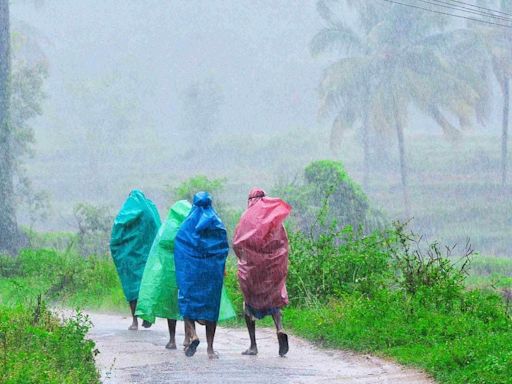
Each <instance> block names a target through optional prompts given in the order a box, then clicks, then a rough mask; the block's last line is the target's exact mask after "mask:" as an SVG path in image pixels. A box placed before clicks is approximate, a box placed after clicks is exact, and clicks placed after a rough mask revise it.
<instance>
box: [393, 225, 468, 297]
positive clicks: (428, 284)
mask: <svg viewBox="0 0 512 384" xmlns="http://www.w3.org/2000/svg"><path fill="white" fill-rule="evenodd" d="M394 226H395V231H394V235H395V236H396V240H395V241H394V242H393V244H391V245H390V247H389V250H390V255H391V257H392V259H393V266H394V269H395V281H396V282H397V283H398V285H399V287H400V288H401V289H403V290H404V291H405V292H406V293H407V294H409V295H417V294H419V293H421V292H424V291H425V290H428V291H430V292H431V293H432V294H431V295H428V301H430V302H431V303H437V304H438V303H443V304H444V305H447V304H449V303H452V302H453V300H454V299H457V298H460V296H461V293H462V292H463V291H464V289H465V284H464V281H465V279H466V277H467V276H468V274H469V266H470V261H471V258H472V256H473V254H474V250H473V249H472V248H471V244H470V243H469V241H468V242H467V243H466V245H465V247H464V249H463V252H462V256H461V257H460V258H458V259H457V260H454V255H453V253H454V251H455V249H456V246H452V247H448V246H446V247H444V252H443V249H442V248H441V246H440V244H439V243H438V242H433V243H430V244H428V243H427V244H425V241H424V239H423V238H422V237H421V236H416V235H415V234H414V233H408V232H406V225H405V224H401V223H395V225H394Z"/></svg>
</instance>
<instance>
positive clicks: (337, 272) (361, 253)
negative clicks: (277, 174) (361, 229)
mask: <svg viewBox="0 0 512 384" xmlns="http://www.w3.org/2000/svg"><path fill="white" fill-rule="evenodd" d="M289 237H290V270H289V274H288V281H287V287H288V291H289V293H290V298H291V301H292V304H294V305H306V304H315V303H325V302H327V301H329V300H330V299H332V298H334V297H341V296H343V295H345V294H351V293H354V292H359V293H362V294H364V295H368V296H370V295H372V294H373V293H374V292H376V291H378V290H380V289H382V288H383V287H385V286H386V283H387V282H388V281H389V280H390V279H391V277H392V274H391V270H390V261H391V260H390V257H389V252H388V251H389V250H388V247H387V242H388V241H389V239H388V237H389V235H388V234H387V233H385V232H383V233H378V232H376V233H374V234H371V235H368V236H363V235H362V234H361V233H358V232H354V231H353V230H352V228H351V227H347V228H345V229H344V230H343V231H336V230H335V229H334V228H332V229H331V231H329V232H327V233H322V234H320V235H319V236H318V237H317V238H314V237H312V236H309V235H305V234H304V233H302V232H291V233H290V236H289Z"/></svg>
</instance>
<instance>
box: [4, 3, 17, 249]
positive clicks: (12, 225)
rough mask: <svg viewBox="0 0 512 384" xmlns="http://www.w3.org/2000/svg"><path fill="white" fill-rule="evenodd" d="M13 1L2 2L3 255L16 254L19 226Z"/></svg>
mask: <svg viewBox="0 0 512 384" xmlns="http://www.w3.org/2000/svg"><path fill="white" fill-rule="evenodd" d="M9 78H10V31H9V0H0V251H7V252H11V253H12V252H14V251H15V249H16V244H17V223H16V212H15V205H14V186H13V173H14V172H13V169H14V164H13V154H12V142H13V134H12V130H11V124H10V118H9V104H10V92H9V88H10V86H9Z"/></svg>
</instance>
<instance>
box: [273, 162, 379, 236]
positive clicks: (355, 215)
mask: <svg viewBox="0 0 512 384" xmlns="http://www.w3.org/2000/svg"><path fill="white" fill-rule="evenodd" d="M274 193H275V194H276V195H278V196H281V197H282V198H284V199H285V200H286V201H288V202H289V203H290V204H291V205H292V206H293V212H292V221H293V222H294V223H295V225H296V227H297V229H300V230H301V231H303V232H305V233H314V234H315V235H319V234H321V233H323V232H325V230H326V229H328V228H329V227H331V226H332V225H334V226H335V227H336V228H337V229H338V230H341V229H342V228H345V227H346V226H352V227H353V228H359V227H361V229H362V230H363V231H364V232H367V233H369V232H371V231H373V230H375V229H378V228H382V227H383V226H384V224H385V219H384V216H383V215H382V214H381V213H380V212H378V211H376V210H375V209H373V208H372V207H371V206H370V202H369V201H368V198H367V196H366V194H365V193H364V192H363V190H362V188H361V187H360V186H359V185H358V184H357V183H355V182H354V181H353V180H352V179H351V178H350V176H349V175H348V173H347V172H346V171H345V168H344V167H343V164H342V163H341V162H339V161H333V160H319V161H314V162H312V163H310V164H309V165H308V166H307V167H306V168H305V169H304V181H303V182H302V183H300V184H293V183H292V184H287V185H283V186H280V187H279V188H276V190H275V191H274Z"/></svg>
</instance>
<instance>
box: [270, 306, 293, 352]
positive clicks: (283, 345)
mask: <svg viewBox="0 0 512 384" xmlns="http://www.w3.org/2000/svg"><path fill="white" fill-rule="evenodd" d="M272 319H274V324H275V325H276V331H277V341H278V342H279V356H281V357H283V356H284V355H286V354H287V353H288V350H289V349H290V347H289V345H288V335H287V334H286V333H285V332H284V329H283V320H282V316H281V310H278V311H277V312H275V313H274V314H272Z"/></svg>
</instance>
